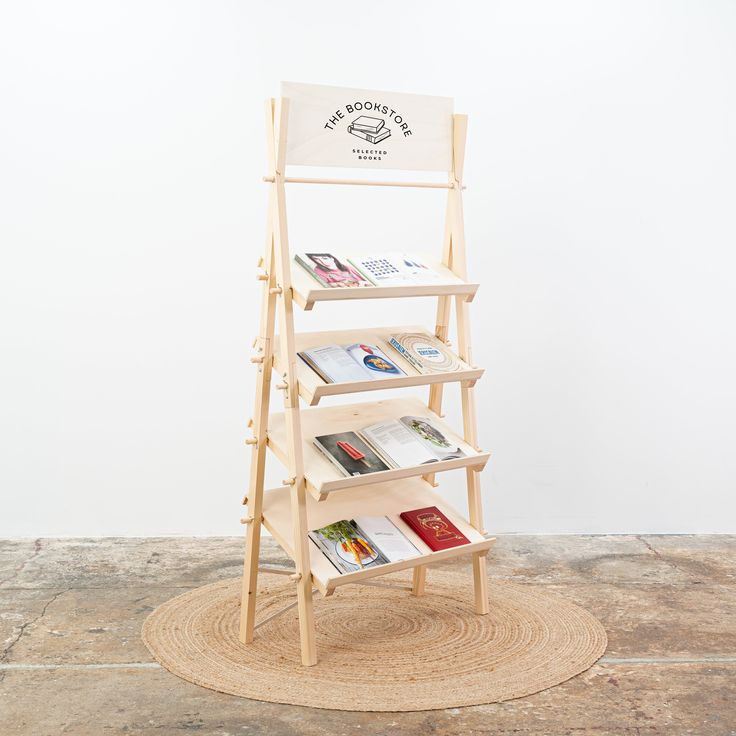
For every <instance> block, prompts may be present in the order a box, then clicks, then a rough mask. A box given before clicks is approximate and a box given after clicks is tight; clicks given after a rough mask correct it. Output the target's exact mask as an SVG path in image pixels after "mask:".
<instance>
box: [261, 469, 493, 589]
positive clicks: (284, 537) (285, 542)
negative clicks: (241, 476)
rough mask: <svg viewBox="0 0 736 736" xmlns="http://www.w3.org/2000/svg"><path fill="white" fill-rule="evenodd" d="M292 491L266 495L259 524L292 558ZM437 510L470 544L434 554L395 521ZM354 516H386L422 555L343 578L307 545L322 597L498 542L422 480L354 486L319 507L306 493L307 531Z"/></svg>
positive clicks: (318, 552) (315, 549)
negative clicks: (405, 513)
mask: <svg viewBox="0 0 736 736" xmlns="http://www.w3.org/2000/svg"><path fill="white" fill-rule="evenodd" d="M291 492H292V491H291V488H290V487H282V488H274V489H272V490H268V491H265V493H264V498H263V525H264V526H265V527H266V529H268V531H269V532H270V533H271V534H272V535H273V536H274V538H275V539H276V541H277V542H278V543H279V544H280V545H281V546H282V547H283V548H284V550H285V551H286V553H287V554H288V555H289V556H290V557H291V558H292V559H293V558H294V544H293V529H292V521H291V518H292V517H291V495H290V494H291ZM424 506H437V508H438V509H440V511H442V512H443V513H444V514H445V515H446V516H447V518H448V519H450V521H452V523H453V524H455V526H457V528H458V529H459V530H460V531H461V532H462V534H464V535H465V536H466V537H467V538H468V539H469V540H470V544H464V545H462V546H460V547H453V548H451V549H446V550H442V551H440V552H432V550H430V548H429V547H427V545H426V544H425V543H424V542H423V541H422V540H421V538H420V537H418V536H417V535H416V534H415V533H414V532H413V531H412V530H411V529H410V528H409V527H408V526H407V525H406V524H404V522H403V521H401V520H400V519H399V514H400V513H401V512H402V511H409V510H411V509H416V508H422V507H424ZM355 516H388V517H389V519H391V521H393V522H394V523H395V524H396V525H397V526H398V527H399V528H400V529H401V531H402V532H403V533H404V534H405V535H406V536H407V538H408V539H409V540H410V541H411V542H412V543H413V544H414V546H415V547H416V548H417V549H418V550H419V551H420V552H422V555H421V556H420V557H413V558H411V559H408V560H401V561H399V562H390V563H388V564H386V565H380V566H378V567H372V568H367V569H365V570H358V571H356V572H351V573H346V574H343V575H341V574H340V573H339V572H338V571H337V570H336V569H335V567H334V566H333V565H332V563H331V562H330V561H329V560H328V559H327V558H326V557H325V556H324V555H323V554H322V552H321V551H320V550H319V549H317V547H316V546H315V545H314V544H313V543H312V542H311V541H310V542H309V555H310V564H311V571H312V580H313V582H314V585H315V587H317V588H318V589H319V591H320V592H321V593H322V594H323V595H329V594H330V593H331V592H332V591H333V590H334V589H335V588H336V587H337V586H339V585H346V584H348V583H355V582H358V581H359V580H364V579H366V578H372V577H377V576H379V575H387V574H389V573H392V572H396V571H398V570H406V569H408V568H412V567H419V566H420V565H428V564H431V563H433V562H438V561H440V560H446V559H449V558H451V557H459V556H460V555H466V554H470V553H473V552H487V551H488V549H489V548H490V547H491V546H492V545H493V543H494V542H495V541H496V540H495V539H494V538H491V539H486V538H485V537H484V536H483V535H482V534H481V533H480V532H479V531H478V530H477V529H474V528H473V527H472V526H470V524H469V523H468V522H467V521H466V520H465V519H463V518H462V516H461V515H460V514H458V512H457V511H455V509H453V508H452V507H451V506H449V505H448V504H447V502H446V501H445V500H444V499H443V498H442V497H441V496H439V495H438V494H437V493H435V492H434V491H433V490H432V488H431V486H430V485H429V483H427V482H426V481H424V480H423V479H422V478H405V479H403V480H397V481H394V482H391V483H381V484H378V485H374V486H369V487H364V488H356V489H354V490H351V491H350V492H347V493H342V494H336V495H335V496H331V497H330V498H329V499H328V500H327V501H326V502H322V503H319V502H318V501H316V500H315V499H314V498H312V496H310V495H309V494H307V519H308V524H309V528H310V529H319V528H321V527H323V526H326V525H327V524H332V523H333V522H335V521H340V520H341V519H352V518H353V517H355Z"/></svg>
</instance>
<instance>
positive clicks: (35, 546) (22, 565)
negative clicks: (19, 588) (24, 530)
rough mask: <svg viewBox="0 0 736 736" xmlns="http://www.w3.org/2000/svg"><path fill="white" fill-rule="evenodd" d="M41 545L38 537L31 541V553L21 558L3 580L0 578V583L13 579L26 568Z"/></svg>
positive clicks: (36, 554)
mask: <svg viewBox="0 0 736 736" xmlns="http://www.w3.org/2000/svg"><path fill="white" fill-rule="evenodd" d="M41 546H42V545H41V538H40V537H39V538H38V539H36V540H35V541H34V542H33V552H32V553H31V556H30V557H29V558H28V559H26V560H23V562H21V563H20V565H18V566H17V567H16V568H15V570H13V572H12V573H10V576H9V577H7V578H5V580H0V585H5V584H6V583H9V582H10V581H11V580H14V579H15V578H17V577H18V575H20V574H21V573H22V572H23V570H25V569H26V566H27V565H28V564H29V563H30V562H32V561H33V560H34V559H35V558H36V557H38V555H39V553H40V552H41Z"/></svg>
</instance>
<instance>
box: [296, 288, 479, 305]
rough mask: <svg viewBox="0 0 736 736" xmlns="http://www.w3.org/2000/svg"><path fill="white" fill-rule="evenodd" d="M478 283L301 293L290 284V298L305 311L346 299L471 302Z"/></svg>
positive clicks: (318, 289)
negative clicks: (460, 299) (434, 298)
mask: <svg viewBox="0 0 736 736" xmlns="http://www.w3.org/2000/svg"><path fill="white" fill-rule="evenodd" d="M479 286H480V284H472V283H467V282H461V283H457V284H419V285H411V286H374V287H372V288H368V289H320V288H316V289H309V290H308V291H306V292H304V293H301V292H300V291H299V290H298V289H296V288H294V286H292V298H293V299H294V301H295V302H296V303H297V304H298V305H299V306H300V307H301V308H302V309H303V310H304V311H306V312H308V311H310V310H311V309H312V307H313V306H314V305H315V303H316V302H333V301H344V300H347V299H405V298H407V297H409V298H412V297H414V298H416V297H422V296H458V297H463V301H466V302H472V301H473V298H474V297H475V293H476V292H477V291H478V287H479Z"/></svg>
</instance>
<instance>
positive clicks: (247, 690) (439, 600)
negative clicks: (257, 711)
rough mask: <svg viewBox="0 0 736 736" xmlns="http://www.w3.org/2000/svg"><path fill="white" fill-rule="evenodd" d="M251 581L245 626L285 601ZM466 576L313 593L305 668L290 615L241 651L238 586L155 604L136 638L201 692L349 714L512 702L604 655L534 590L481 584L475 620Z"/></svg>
mask: <svg viewBox="0 0 736 736" xmlns="http://www.w3.org/2000/svg"><path fill="white" fill-rule="evenodd" d="M260 577H261V579H262V581H263V582H262V584H261V587H260V589H259V599H258V600H259V602H258V614H257V619H256V620H263V618H265V617H266V616H268V615H270V614H272V613H274V612H275V611H277V610H278V609H280V608H282V607H284V606H286V605H288V604H289V603H292V602H294V600H295V595H294V585H293V583H291V582H290V581H288V579H285V578H284V577H283V576H278V575H273V574H270V575H269V574H262V575H261V576H260ZM470 577H471V576H470V575H454V574H450V573H446V572H441V571H437V570H430V572H429V574H428V576H427V593H426V595H425V596H423V597H421V598H416V597H414V596H412V595H409V593H408V592H407V591H406V590H404V589H401V588H394V589H389V588H383V587H363V586H356V585H349V586H345V587H344V588H338V589H337V591H336V592H335V594H334V595H333V596H332V597H331V598H327V599H323V598H322V597H321V596H316V597H315V606H314V609H315V620H316V627H317V654H318V659H319V662H318V664H317V665H316V666H314V667H302V665H301V660H300V654H299V621H298V618H297V612H296V608H293V609H291V610H290V611H287V612H286V613H284V614H283V615H281V616H279V617H278V618H275V619H274V620H272V621H269V622H268V623H266V624H264V625H263V626H261V627H260V628H258V629H257V630H256V638H255V641H254V642H253V644H251V645H248V646H245V645H243V644H241V643H240V642H239V641H238V625H239V615H240V579H239V578H236V579H234V580H225V581H223V582H220V583H215V584H213V585H207V586H205V587H203V588H197V589H196V590H192V591H190V592H188V593H184V594H183V595H180V596H178V597H176V598H174V599H172V600H170V601H168V602H167V603H164V604H163V605H161V606H159V607H158V608H157V609H156V610H155V611H154V612H153V613H152V614H151V615H150V616H149V617H148V619H147V620H146V622H145V624H144V625H143V641H144V642H145V644H146V646H147V647H148V648H149V649H150V651H151V653H152V654H153V656H154V657H155V658H156V659H157V660H158V661H159V662H160V663H161V664H162V665H163V666H164V667H165V668H166V669H168V670H169V671H170V672H173V673H174V674H175V675H178V676H179V677H182V678H184V679H185V680H189V681H190V682H193V683H196V684H197V685H202V686H204V687H207V688H210V689H212V690H218V691H220V692H223V693H230V694H232V695H240V696H242V697H246V698H253V699H255V700H266V701H270V702H274V703H289V704H292V705H307V706H313V707H317V708H330V709H334V710H361V711H414V710H433V709H437V708H452V707H457V706H464V705H480V704H483V703H494V702H499V701H502V700H509V699H511V698H518V697H521V696H522V695H530V694H531V693H535V692H538V691H540V690H544V689H545V688H548V687H551V686H552V685H557V684H559V683H561V682H564V681H565V680H567V679H569V678H570V677H573V676H574V675H577V674H578V673H580V672H582V671H583V670H586V669H587V668H588V667H590V666H591V665H592V664H593V663H594V662H595V661H596V660H597V659H598V658H599V657H600V656H601V655H602V654H603V652H604V651H605V649H606V643H607V641H606V632H605V631H604V629H603V626H602V625H601V624H600V622H599V621H598V620H597V619H595V618H594V617H593V616H592V615H590V614H589V613H588V612H587V611H585V610H584V609H582V608H580V607H579V606H576V605H574V604H573V603H570V602H569V601H566V600H565V599H564V598H560V597H558V596H556V595H553V594H550V593H547V592H544V591H542V590H539V589H538V588H533V587H530V586H527V585H515V584H512V583H507V582H499V581H496V580H494V581H491V582H490V585H489V592H490V604H491V612H490V613H489V614H488V615H487V616H477V615H476V614H475V613H473V591H472V582H471V579H470ZM407 580H408V578H406V577H404V576H403V575H401V574H398V575H395V576H387V577H385V578H382V581H386V582H387V583H394V584H398V583H404V582H406V581H407Z"/></svg>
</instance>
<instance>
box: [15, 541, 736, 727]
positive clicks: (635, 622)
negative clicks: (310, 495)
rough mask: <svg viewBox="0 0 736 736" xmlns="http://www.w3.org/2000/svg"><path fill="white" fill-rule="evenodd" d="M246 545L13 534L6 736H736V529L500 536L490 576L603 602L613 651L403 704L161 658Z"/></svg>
mask: <svg viewBox="0 0 736 736" xmlns="http://www.w3.org/2000/svg"><path fill="white" fill-rule="evenodd" d="M270 541H271V540H267V544H266V545H265V553H264V557H265V558H267V559H269V560H270V561H273V562H283V563H285V562H286V560H285V558H284V557H283V555H282V554H281V553H280V552H279V550H278V549H277V548H276V546H275V545H273V544H269V543H268V542H270ZM241 553H242V540H239V539H233V538H226V539H212V538H209V539H70V540H50V539H39V540H35V541H34V540H7V541H0V581H1V582H0V641H1V642H2V654H1V655H0V734H1V735H2V736H10V735H11V734H28V735H29V736H52V735H53V736H56V734H74V735H75V736H88V735H89V736H100V735H101V734H128V735H130V734H162V735H165V734H182V733H197V734H213V735H214V734H217V735H218V736H225V735H226V734H230V735H232V736H234V735H235V734H238V735H247V736H255V735H256V734H279V735H281V734H283V735H285V736H286V735H289V736H292V735H293V736H297V735H298V736H312V735H317V734H330V735H331V736H332V735H336V736H337V735H340V734H346V735H347V734H349V735H350V736H356V734H381V735H388V734H417V735H419V734H421V736H426V735H427V734H435V735H439V734H445V735H447V736H451V735H452V736H469V735H472V734H517V735H518V734H522V735H523V734H539V735H540V736H541V735H542V734H544V735H545V736H549V735H557V734H596V735H601V734H640V735H642V736H644V735H647V734H667V736H678V735H679V734H698V735H700V734H703V735H706V734H707V735H708V736H710V735H716V736H718V735H721V734H729V735H734V734H736V537H728V536H718V537H705V536H699V537H698V536H672V537H661V536H649V537H636V536H600V537H522V536H506V537H501V538H500V539H499V541H498V543H497V545H496V547H495V548H494V550H493V551H492V554H491V556H490V557H489V561H490V563H491V564H490V565H489V569H490V575H491V577H492V578H500V579H507V580H514V581H517V582H520V583H523V584H526V585H535V586H543V587H545V588H547V589H548V590H554V591H556V592H559V593H561V594H564V595H566V596H568V597H569V598H570V599H571V600H573V601H576V602H577V603H579V604H580V605H582V606H585V607H586V608H588V610H590V611H591V612H592V613H594V614H595V615H596V616H598V618H599V619H600V620H601V621H602V622H603V624H604V626H605V627H606V630H607V631H608V636H609V648H608V651H607V653H606V656H605V657H604V658H603V659H602V660H601V661H600V662H599V663H598V664H596V665H595V666H594V667H592V668H591V669H590V670H589V671H588V672H586V673H584V674H582V675H580V676H579V677H576V678H574V679H572V680H570V681H568V682H566V683H564V684H562V685H560V686H558V687H555V688H551V689H550V690H547V691H545V692H542V693H538V694H536V695H532V696H529V697H527V698H522V699H519V700H515V701H510V702H507V703H500V704H494V705H486V706H476V707H472V708H462V709H450V710H444V711H430V712H425V713H405V714H402V713H376V714H373V713H345V712H339V711H326V710H313V709H309V708H301V707H295V706H285V705H274V704H269V703H260V702H256V701H249V700H244V699H241V698H235V697H231V696H228V695H222V694H219V693H215V692H211V691H209V690H205V689H202V688H199V687H196V686H194V685H191V684H189V683H187V682H184V681H182V680H179V679H178V678H176V677H174V676H173V675H170V674H169V673H168V672H166V671H165V670H163V669H162V668H161V667H159V666H158V665H157V664H155V663H154V662H152V660H151V657H150V655H149V653H148V651H147V650H146V648H145V647H144V646H143V644H142V643H141V641H140V637H139V632H140V628H141V624H142V622H143V620H144V618H145V617H146V616H147V615H148V613H149V612H150V611H152V610H153V609H154V608H155V607H156V606H157V605H158V604H159V603H161V602H163V601H165V600H167V599H169V598H171V597H173V596H175V595H177V594H178V593H180V592H183V591H185V590H188V589H190V588H193V587H196V586H200V585H204V584H206V583H211V582H214V581H216V580H220V579H222V578H227V577H233V576H235V575H238V574H239V573H240V566H241ZM444 567H445V568H450V569H454V568H460V567H462V565H460V564H456V565H445V566H444ZM430 576H431V572H430ZM430 581H431V577H430Z"/></svg>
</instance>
